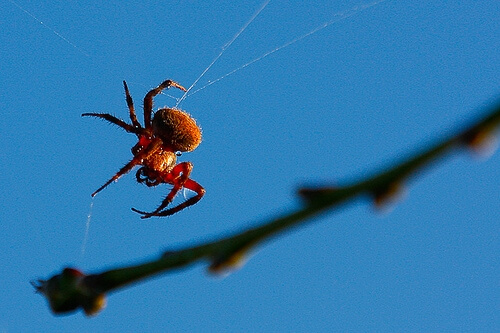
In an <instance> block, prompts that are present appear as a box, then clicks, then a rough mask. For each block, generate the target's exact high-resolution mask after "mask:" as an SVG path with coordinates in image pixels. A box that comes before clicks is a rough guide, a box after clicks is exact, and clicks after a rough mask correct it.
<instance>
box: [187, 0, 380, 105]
mask: <svg viewBox="0 0 500 333" xmlns="http://www.w3.org/2000/svg"><path fill="white" fill-rule="evenodd" d="M384 1H386V0H377V1H374V2H371V3H368V4H365V5H358V6H355V7H353V8H351V9H349V10H346V11H344V12H340V13H336V14H335V15H334V18H333V19H332V20H330V21H328V22H325V23H323V24H322V25H320V26H319V27H317V28H315V29H313V30H311V31H309V32H308V33H306V34H304V35H301V36H299V37H297V38H295V39H293V40H291V41H289V42H287V43H285V44H283V45H281V46H278V47H277V48H275V49H273V50H271V51H269V52H266V53H264V54H263V55H261V56H260V57H258V58H255V59H253V60H251V61H249V62H247V63H246V64H244V65H242V66H240V67H238V68H236V69H233V70H232V71H230V72H229V73H226V74H224V75H222V76H221V77H219V78H218V79H215V80H213V81H209V82H208V83H207V84H206V85H204V86H203V87H201V88H199V89H197V90H195V91H193V92H192V93H190V94H189V95H188V96H192V95H194V94H196V93H197V92H199V91H201V90H203V89H205V88H207V87H209V86H211V85H212V84H214V83H217V82H219V81H220V80H222V79H225V78H226V77H228V76H229V75H232V74H234V73H236V72H238V71H240V70H242V69H244V68H245V67H248V66H250V65H252V64H254V63H256V62H257V61H260V60H262V59H264V58H265V57H267V56H269V55H271V54H273V53H274V52H277V51H279V50H281V49H284V48H285V47H288V46H290V45H292V44H295V43H297V42H299V41H301V40H302V39H304V38H307V37H309V36H311V35H313V34H315V33H317V32H318V31H320V30H323V29H325V28H326V27H328V26H330V25H332V24H334V23H337V22H339V21H342V20H344V19H346V18H349V17H351V16H353V15H355V14H358V13H360V12H361V11H363V10H366V9H368V8H371V7H373V6H376V5H378V4H380V3H382V2H384Z"/></svg>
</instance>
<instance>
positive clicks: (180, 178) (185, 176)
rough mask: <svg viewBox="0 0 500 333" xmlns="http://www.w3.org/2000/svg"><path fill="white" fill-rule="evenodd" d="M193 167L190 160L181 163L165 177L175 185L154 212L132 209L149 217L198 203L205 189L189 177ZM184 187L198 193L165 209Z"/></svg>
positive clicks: (167, 213)
mask: <svg viewBox="0 0 500 333" xmlns="http://www.w3.org/2000/svg"><path fill="white" fill-rule="evenodd" d="M192 169H193V165H192V164H191V163H189V162H183V163H179V164H177V165H176V166H175V167H174V169H172V171H171V172H170V173H169V174H168V178H167V179H165V182H166V183H171V184H173V185H174V187H173V188H172V190H170V192H169V193H168V195H167V197H166V198H165V199H164V200H163V202H162V203H161V205H160V206H159V207H158V208H157V209H155V210H154V211H153V212H150V213H148V212H144V211H140V210H137V209H135V208H132V210H133V211H134V212H136V213H139V214H143V216H142V217H141V218H143V219H144V218H149V217H151V216H168V215H172V214H175V213H177V212H178V211H180V210H182V209H184V208H186V207H188V206H191V205H194V204H195V203H197V202H198V201H199V200H200V199H201V198H202V197H203V195H204V194H205V189H204V188H203V187H202V186H201V185H200V184H198V183H197V182H195V181H194V180H192V179H189V174H190V173H191V170H192ZM181 173H182V174H181ZM183 187H185V188H187V189H189V190H192V191H194V192H196V193H197V195H196V196H194V197H192V198H190V199H188V200H186V201H184V202H183V203H181V204H179V205H177V206H175V207H173V208H170V209H167V210H163V209H164V208H165V207H167V206H168V205H169V204H170V203H171V202H172V200H174V197H175V195H176V194H177V193H178V192H179V190H180V189H182V188H183Z"/></svg>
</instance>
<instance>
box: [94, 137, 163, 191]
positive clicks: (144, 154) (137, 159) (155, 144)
mask: <svg viewBox="0 0 500 333" xmlns="http://www.w3.org/2000/svg"><path fill="white" fill-rule="evenodd" d="M160 146H161V140H160V139H156V140H153V141H151V143H150V144H149V145H148V146H147V147H146V148H145V149H143V150H142V151H141V152H140V153H138V154H137V155H135V156H134V158H132V160H131V161H130V162H128V163H127V164H125V165H124V166H123V167H122V168H121V169H120V170H119V171H118V172H117V173H115V175H114V176H113V177H111V179H110V180H108V181H107V182H106V183H104V185H102V186H101V187H99V188H98V189H97V190H96V191H95V192H94V193H92V197H94V196H95V195H96V194H97V193H99V192H100V191H102V190H103V189H104V188H105V187H106V186H108V185H109V184H111V183H112V182H114V181H116V180H118V178H120V177H121V176H123V175H124V174H126V173H128V172H129V171H130V170H132V169H133V168H134V167H135V166H136V165H139V164H141V163H142V161H143V160H144V159H146V158H148V157H149V156H150V155H151V154H152V153H154V152H155V151H156V150H157V149H158V148H159V147H160Z"/></svg>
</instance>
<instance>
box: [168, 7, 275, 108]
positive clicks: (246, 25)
mask: <svg viewBox="0 0 500 333" xmlns="http://www.w3.org/2000/svg"><path fill="white" fill-rule="evenodd" d="M270 1H271V0H267V1H265V2H264V3H263V4H262V6H260V8H259V9H258V10H257V11H256V12H255V14H253V15H252V17H251V18H250V19H249V20H248V22H247V23H245V24H244V25H243V27H241V29H240V30H239V31H238V32H237V33H236V35H234V37H233V38H232V39H231V40H230V41H229V42H227V43H226V44H225V45H224V46H223V47H222V49H221V51H220V53H219V54H218V55H217V56H216V57H215V58H214V60H212V62H211V63H210V65H208V67H207V68H205V70H204V71H203V72H202V73H201V74H200V76H199V77H198V78H197V79H196V80H194V82H193V84H191V86H190V87H189V88H188V89H187V90H186V92H185V93H184V95H182V97H181V98H180V99H179V100H178V101H177V104H176V105H175V107H178V106H179V104H181V102H182V101H183V100H184V99H186V97H187V96H188V93H189V91H191V89H193V87H194V86H195V85H196V83H198V81H199V80H200V79H201V78H202V77H203V76H204V75H205V74H206V73H207V72H208V70H209V69H210V68H211V67H212V66H213V65H214V64H215V63H216V62H217V60H219V58H220V57H221V56H222V55H223V54H224V52H225V51H226V50H227V49H228V48H229V46H231V44H233V42H234V41H235V40H236V39H237V38H238V37H239V36H240V35H241V34H242V33H243V31H245V29H246V28H247V27H248V26H249V25H250V23H252V22H253V21H254V20H255V18H256V17H257V16H259V14H260V13H261V12H262V11H263V10H264V8H266V6H267V5H268V4H269V2H270Z"/></svg>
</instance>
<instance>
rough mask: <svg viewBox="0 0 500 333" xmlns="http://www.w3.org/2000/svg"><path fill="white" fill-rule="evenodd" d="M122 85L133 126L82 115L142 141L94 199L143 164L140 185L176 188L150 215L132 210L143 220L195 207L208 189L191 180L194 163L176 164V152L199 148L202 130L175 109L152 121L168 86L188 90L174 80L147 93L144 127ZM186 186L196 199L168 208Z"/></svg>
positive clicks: (109, 118) (163, 111)
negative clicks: (157, 98)
mask: <svg viewBox="0 0 500 333" xmlns="http://www.w3.org/2000/svg"><path fill="white" fill-rule="evenodd" d="M123 86H124V87H125V95H126V99H127V105H128V109H129V112H130V120H131V122H132V124H127V123H126V122H124V121H123V120H121V119H118V118H116V117H114V116H112V115H110V114H107V113H84V114H82V116H91V117H97V118H102V119H104V120H107V121H109V122H110V123H112V124H115V125H118V126H120V127H121V128H123V129H124V130H125V131H127V132H129V133H134V134H135V135H137V138H138V139H139V142H137V144H136V145H135V146H134V147H133V148H132V154H133V155H134V157H133V158H132V160H131V161H130V162H128V163H127V164H126V165H125V166H124V167H123V168H121V169H120V170H119V171H118V172H117V173H116V174H115V175H114V176H113V177H112V178H111V179H110V180H108V181H107V182H106V183H105V184H104V185H102V186H101V187H99V188H98V189H97V191H95V192H94V193H92V196H95V195H96V194H97V193H98V192H100V191H101V190H102V189H104V188H105V187H106V186H108V185H109V184H110V183H111V182H113V181H115V180H117V179H118V178H120V177H121V176H123V175H124V174H126V173H128V172H129V171H130V170H132V168H134V167H135V166H136V165H142V167H141V168H139V170H137V173H136V178H137V182H139V183H144V184H145V185H146V186H156V185H159V184H162V183H166V184H171V185H173V188H172V189H171V190H170V193H168V195H167V197H166V198H165V199H164V200H163V202H162V203H161V205H160V206H159V207H158V208H157V209H155V210H154V211H152V212H150V213H148V212H144V211H140V210H137V209H135V208H132V210H133V211H134V212H137V213H139V214H142V215H143V216H141V218H149V217H151V216H168V215H172V214H175V213H177V212H178V211H180V210H182V209H184V208H186V207H188V206H191V205H194V204H195V203H197V202H198V201H200V199H201V198H202V197H203V195H204V194H205V189H204V188H203V187H202V186H201V185H200V184H198V183H197V182H195V181H194V180H192V179H190V178H189V175H190V173H191V170H192V169H193V164H191V163H190V162H182V163H179V164H176V156H177V155H176V152H189V151H193V150H194V149H196V147H198V145H199V144H200V142H201V130H200V128H199V127H198V125H197V124H196V121H195V120H194V119H193V118H192V117H191V116H190V115H189V114H187V113H186V112H184V111H181V110H179V109H175V108H172V109H171V108H163V109H159V110H158V111H156V112H155V114H154V117H153V120H151V114H152V112H153V97H155V96H156V95H158V94H159V93H160V92H161V91H162V90H163V89H167V88H169V87H175V88H178V89H180V90H183V91H186V89H185V88H184V87H182V86H181V85H180V84H178V83H176V82H174V81H171V80H166V81H164V82H163V83H161V84H160V85H159V86H158V87H156V88H154V89H152V90H151V91H150V92H148V93H147V94H146V96H145V97H144V127H142V126H141V124H140V123H139V121H138V120H137V117H136V115H135V110H134V103H133V101H132V97H131V96H130V93H129V91H128V87H127V83H126V82H125V81H123ZM183 187H184V188H187V189H189V190H191V191H194V192H195V193H196V196H194V197H192V198H190V199H187V200H186V201H184V202H182V203H180V204H179V205H177V206H175V207H172V208H169V209H165V208H166V207H167V206H168V205H169V204H170V203H171V202H172V200H173V199H174V197H175V195H176V194H177V192H179V190H180V189H182V188H183Z"/></svg>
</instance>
